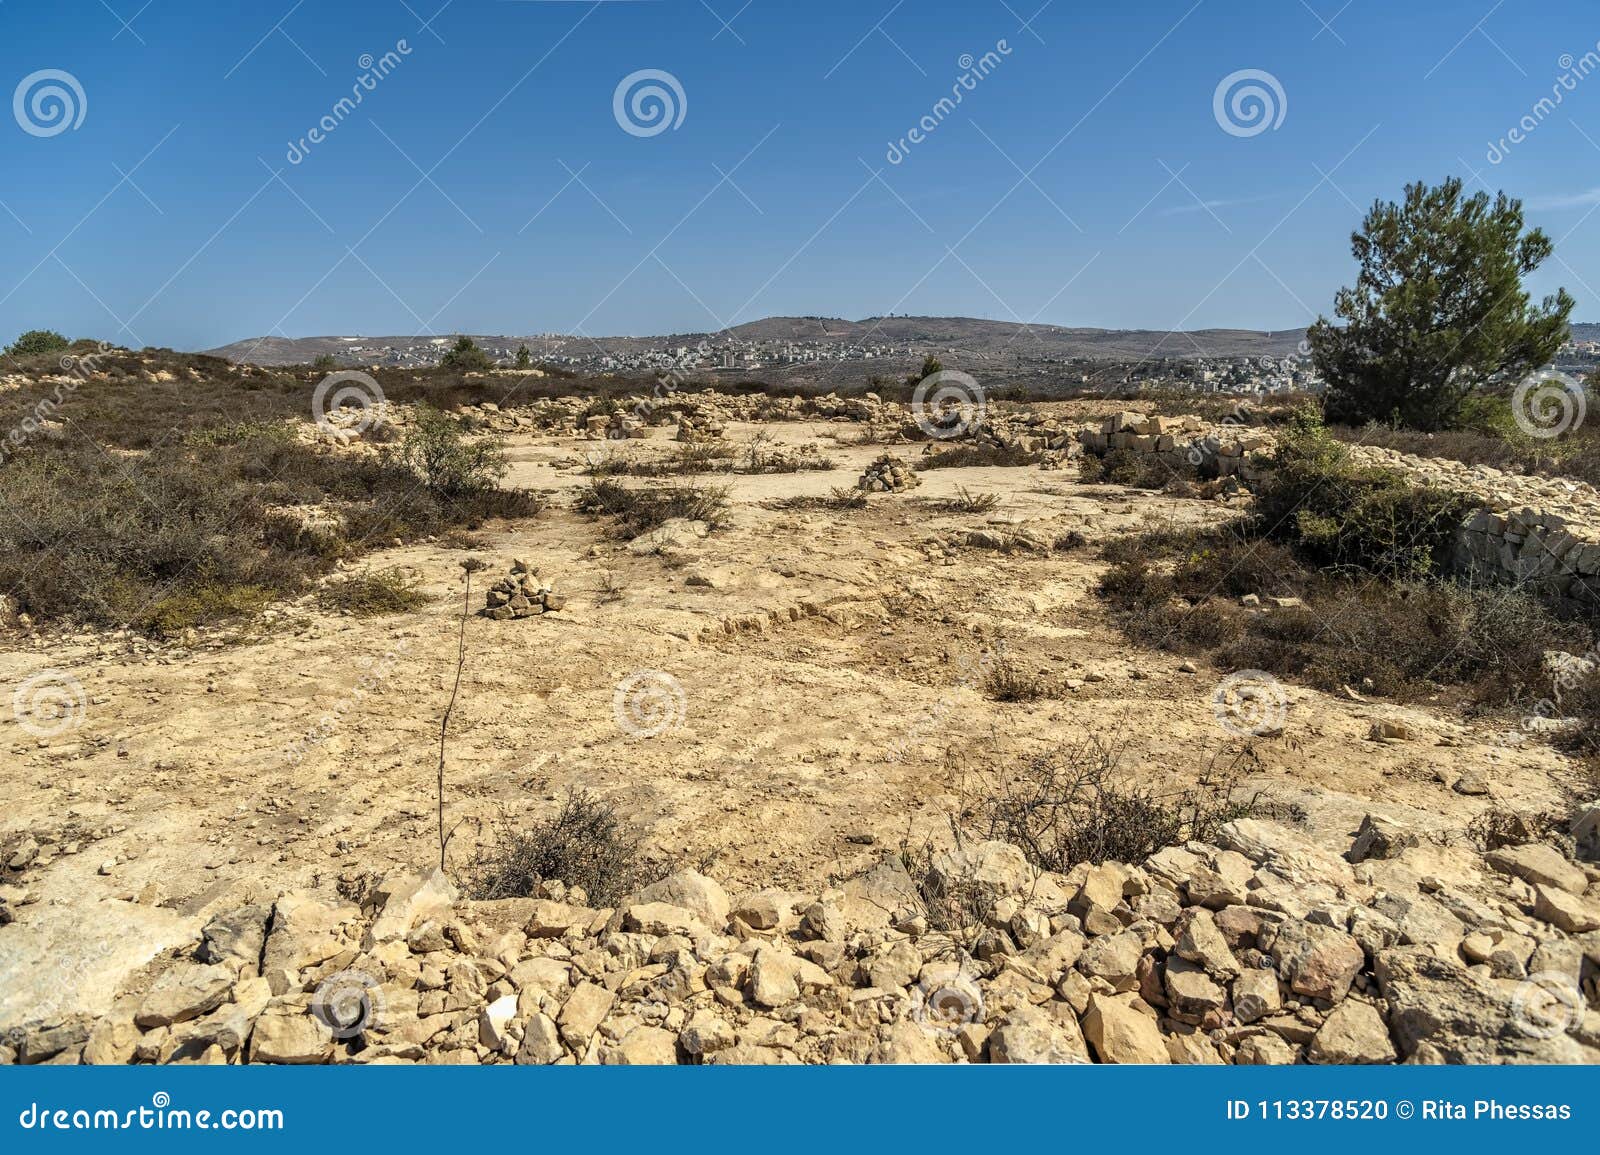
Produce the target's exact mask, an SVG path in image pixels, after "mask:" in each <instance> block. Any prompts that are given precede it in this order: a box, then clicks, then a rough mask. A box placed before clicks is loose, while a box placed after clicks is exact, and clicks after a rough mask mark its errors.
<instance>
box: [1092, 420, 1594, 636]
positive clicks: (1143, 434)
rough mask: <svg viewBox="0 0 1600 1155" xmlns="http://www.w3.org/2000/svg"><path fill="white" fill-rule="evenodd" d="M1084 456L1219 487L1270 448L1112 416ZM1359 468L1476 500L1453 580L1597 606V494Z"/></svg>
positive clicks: (1392, 457) (1194, 425)
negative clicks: (1217, 482) (1203, 473)
mask: <svg viewBox="0 0 1600 1155" xmlns="http://www.w3.org/2000/svg"><path fill="white" fill-rule="evenodd" d="M1079 440H1080V442H1081V443H1082V445H1083V448H1084V450H1085V452H1089V453H1095V454H1101V455H1104V454H1107V453H1110V452H1113V451H1117V450H1122V451H1125V452H1129V453H1134V454H1138V455H1141V456H1154V457H1158V458H1160V459H1162V460H1164V461H1166V462H1167V463H1168V464H1170V465H1172V466H1173V467H1174V468H1178V467H1180V466H1182V465H1183V464H1185V463H1187V464H1189V465H1194V466H1198V465H1201V464H1202V463H1204V462H1213V461H1214V462H1215V465H1216V469H1217V472H1218V473H1219V474H1220V475H1221V476H1223V477H1232V476H1238V477H1239V478H1240V479H1241V480H1244V481H1247V482H1248V481H1256V480H1260V479H1261V478H1262V477H1264V476H1266V473H1267V468H1266V457H1265V455H1266V454H1267V453H1268V452H1270V450H1271V449H1272V448H1273V445H1274V439H1273V437H1272V435H1271V434H1270V433H1268V432H1263V431H1259V430H1254V429H1244V428H1240V427H1237V426H1228V425H1221V426H1208V425H1207V424H1206V423H1205V422H1204V421H1202V420H1201V419H1200V418H1198V417H1150V416H1146V415H1144V414H1141V413H1119V414H1117V415H1116V416H1114V417H1111V418H1108V419H1107V420H1106V421H1105V422H1104V423H1103V424H1102V425H1101V427H1100V428H1099V429H1086V430H1084V431H1082V432H1081V433H1080V434H1079ZM1350 452H1351V456H1352V457H1353V458H1354V459H1355V460H1356V461H1357V462H1359V463H1360V464H1362V465H1367V466H1374V467H1382V468H1390V469H1401V470H1404V471H1405V472H1407V473H1409V474H1412V475H1414V476H1415V477H1416V478H1417V479H1418V481H1419V482H1425V483H1428V484H1432V485H1437V486H1440V487H1443V488H1448V489H1453V490H1456V491H1458V492H1461V493H1465V494H1467V495H1469V496H1471V497H1474V498H1477V499H1478V500H1479V501H1481V502H1482V503H1483V504H1482V505H1480V506H1479V507H1478V508H1476V509H1474V510H1473V511H1472V513H1471V514H1470V515H1468V517H1467V518H1466V520H1465V521H1464V522H1463V523H1462V525H1461V526H1460V528H1459V529H1458V531H1457V533H1456V543H1455V553H1454V558H1453V562H1454V567H1455V570H1456V572H1457V574H1458V575H1459V576H1462V577H1465V578H1469V579H1471V580H1474V581H1479V582H1487V583H1491V584H1496V585H1522V586H1526V587H1528V588H1530V589H1531V590H1533V591H1534V592H1536V593H1537V594H1538V595H1539V596H1541V597H1543V598H1545V599H1546V600H1547V601H1550V602H1551V603H1552V604H1554V605H1555V606H1556V608H1557V609H1559V610H1564V611H1567V612H1577V611H1579V610H1581V609H1583V608H1585V607H1594V606H1600V493H1596V491H1595V489H1594V487H1593V486H1590V485H1588V484H1587V483H1584V482H1578V481H1570V480H1566V479H1563V478H1552V477H1530V476H1522V475H1518V474H1512V473H1506V472H1504V471H1503V470H1499V469H1495V468H1493V467H1491V466H1487V465H1467V464H1465V463H1463V462H1459V461H1451V460H1447V459H1443V458H1433V457H1419V456H1417V455H1415V454H1407V453H1399V452H1396V451H1395V450H1392V449H1385V448H1382V447H1379V446H1373V445H1356V446H1352V447H1351V450H1350Z"/></svg>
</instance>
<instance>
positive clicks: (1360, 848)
mask: <svg viewBox="0 0 1600 1155" xmlns="http://www.w3.org/2000/svg"><path fill="white" fill-rule="evenodd" d="M1420 841H1421V840H1420V839H1418V837H1417V836H1416V835H1415V834H1413V833H1412V832H1411V831H1410V830H1407V829H1406V828H1405V827H1403V826H1401V825H1400V824H1399V823H1398V822H1393V821H1391V820H1390V819H1387V818H1381V817H1379V816H1378V815H1376V814H1369V815H1367V816H1366V817H1365V818H1363V819H1362V820H1361V827H1360V829H1359V830H1357V831H1356V839H1355V842H1353V843H1352V844H1351V846H1350V850H1349V852H1348V853H1347V854H1346V855H1345V857H1346V858H1348V859H1349V860H1350V861H1351V862H1365V861H1367V859H1369V858H1382V859H1387V858H1398V857H1399V856H1400V854H1401V853H1402V852H1404V851H1406V850H1409V849H1410V848H1411V847H1413V846H1416V845H1418V844H1419V843H1420Z"/></svg>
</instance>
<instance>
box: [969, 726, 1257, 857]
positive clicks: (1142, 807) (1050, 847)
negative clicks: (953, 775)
mask: <svg viewBox="0 0 1600 1155" xmlns="http://www.w3.org/2000/svg"><path fill="white" fill-rule="evenodd" d="M1123 750H1124V748H1123V746H1122V744H1121V743H1118V742H1110V743H1108V742H1105V741H1102V740H1101V739H1100V738H1099V737H1097V736H1090V737H1088V738H1085V739H1083V740H1082V741H1079V742H1077V743H1075V744H1071V745H1063V746H1061V747H1059V748H1057V749H1056V750H1053V751H1050V752H1049V753H1046V754H1040V755H1037V756H1034V757H1032V758H1029V759H1027V760H1026V761H1024V762H1023V763H1021V764H1020V765H1018V766H1015V767H1011V768H1009V769H1006V770H1002V771H998V772H996V773H995V774H993V775H990V776H989V777H988V779H987V780H986V783H985V789H984V790H983V791H982V793H981V796H980V798H979V801H978V804H977V807H976V811H975V819H976V828H977V830H978V831H979V832H980V833H981V836H982V837H984V838H988V839H996V840H999V841H1001V842H1009V843H1011V844H1012V845H1013V846H1016V847H1017V848H1018V849H1020V850H1021V851H1022V853H1023V854H1024V856H1026V858H1027V859H1028V862H1029V863H1031V864H1032V865H1033V866H1035V867H1037V868H1039V869H1041V870H1050V871H1056V872H1059V873H1065V872H1067V871H1069V870H1071V869H1072V868H1073V867H1074V866H1076V865H1077V864H1078V863H1080V862H1094V863H1099V862H1126V863H1139V862H1143V861H1144V860H1145V859H1146V858H1148V857H1149V856H1150V855H1152V854H1154V853H1155V852H1156V851H1158V850H1160V849H1162V848H1163V847H1167V846H1177V845H1181V844H1182V843H1184V842H1188V841H1191V840H1198V841H1201V842H1208V841H1211V840H1213V839H1214V838H1215V837H1216V834H1217V830H1218V829H1219V828H1220V827H1221V826H1222V824H1223V823H1225V822H1230V821H1232V820H1233V819H1236V818H1244V817H1248V816H1249V815H1250V814H1252V813H1253V812H1254V809H1255V806H1256V799H1255V798H1251V799H1248V800H1245V801H1237V800H1235V798H1234V797H1233V795H1234V793H1235V790H1236V787H1237V786H1238V783H1239V779H1240V777H1241V776H1242V774H1243V773H1244V771H1245V770H1247V769H1249V768H1250V767H1252V766H1254V765H1255V764H1256V761H1257V759H1256V756H1255V754H1254V752H1253V751H1251V750H1249V749H1246V750H1245V751H1244V752H1243V753H1241V754H1239V755H1237V756H1235V757H1234V758H1233V759H1231V760H1230V761H1229V762H1227V763H1226V764H1224V765H1222V766H1221V767H1220V768H1219V767H1218V766H1217V765H1216V763H1215V761H1214V762H1213V764H1212V765H1211V766H1210V767H1208V769H1207V772H1206V773H1205V774H1204V775H1202V777H1201V783H1200V785H1198V786H1195V787H1192V788H1190V789H1186V790H1181V791H1177V792H1174V793H1171V794H1166V795H1163V794H1158V793H1157V792H1156V791H1154V790H1153V789H1151V788H1150V787H1148V786H1145V785H1142V784H1140V783H1139V782H1137V781H1136V780H1135V778H1134V776H1133V775H1132V774H1130V773H1128V772H1127V771H1124V770H1123V769H1122V768H1121V765H1120V763H1121V759H1122V755H1123Z"/></svg>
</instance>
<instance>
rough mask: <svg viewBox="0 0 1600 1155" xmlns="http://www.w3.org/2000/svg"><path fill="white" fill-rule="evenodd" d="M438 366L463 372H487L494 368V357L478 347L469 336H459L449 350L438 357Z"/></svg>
mask: <svg viewBox="0 0 1600 1155" xmlns="http://www.w3.org/2000/svg"><path fill="white" fill-rule="evenodd" d="M439 366H440V368H443V369H454V370H457V371H459V372H463V373H465V372H469V371H476V372H487V371H488V370H490V369H493V368H494V359H493V358H492V357H490V356H489V354H487V353H485V352H484V351H483V350H482V349H480V348H478V345H477V342H475V341H474V340H473V339H472V338H471V337H460V338H457V340H456V343H455V345H454V346H452V347H451V349H450V351H449V352H448V353H446V354H445V355H444V356H443V357H442V358H440V360H439Z"/></svg>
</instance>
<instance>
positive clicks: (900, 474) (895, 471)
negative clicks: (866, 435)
mask: <svg viewBox="0 0 1600 1155" xmlns="http://www.w3.org/2000/svg"><path fill="white" fill-rule="evenodd" d="M921 484H922V478H920V477H918V476H917V474H916V471H915V470H913V469H912V468H911V467H910V466H909V465H907V464H906V463H905V462H903V461H901V460H900V459H899V458H897V457H895V456H894V454H892V453H885V454H884V455H883V456H882V457H879V458H878V459H877V460H876V461H874V462H873V463H872V464H871V465H869V466H867V469H866V472H865V473H863V474H862V475H861V480H860V481H858V482H856V488H857V489H864V490H866V491H867V492H868V493H904V492H905V491H906V490H908V489H915V488H917V486H919V485H921Z"/></svg>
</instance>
